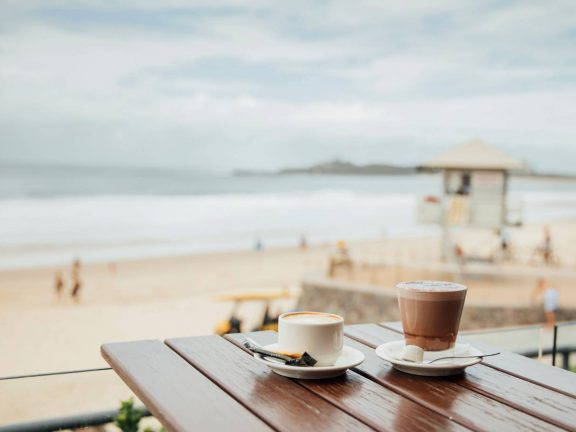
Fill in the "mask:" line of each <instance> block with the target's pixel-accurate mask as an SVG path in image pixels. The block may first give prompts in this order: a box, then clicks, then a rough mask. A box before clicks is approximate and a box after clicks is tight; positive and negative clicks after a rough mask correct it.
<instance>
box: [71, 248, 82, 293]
mask: <svg viewBox="0 0 576 432" xmlns="http://www.w3.org/2000/svg"><path fill="white" fill-rule="evenodd" d="M81 289H82V280H81V279H80V260H79V259H78V258H76V259H75V260H74V262H73V263H72V293H71V295H72V299H73V300H74V301H75V302H78V301H79V300H80V290H81Z"/></svg>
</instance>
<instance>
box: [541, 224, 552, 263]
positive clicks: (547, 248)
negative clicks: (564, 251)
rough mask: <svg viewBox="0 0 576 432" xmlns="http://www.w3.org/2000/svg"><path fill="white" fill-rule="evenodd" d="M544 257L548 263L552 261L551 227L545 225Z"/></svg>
mask: <svg viewBox="0 0 576 432" xmlns="http://www.w3.org/2000/svg"><path fill="white" fill-rule="evenodd" d="M542 257H543V258H544V262H545V263H546V264H550V263H551V262H552V236H551V235H550V229H549V228H548V227H547V226H545V227H544V241H543V242H542Z"/></svg>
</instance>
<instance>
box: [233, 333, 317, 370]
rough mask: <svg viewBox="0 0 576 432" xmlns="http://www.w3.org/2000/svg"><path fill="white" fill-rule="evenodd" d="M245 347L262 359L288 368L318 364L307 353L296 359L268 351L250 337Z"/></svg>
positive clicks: (245, 341) (246, 339)
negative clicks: (272, 360) (268, 359)
mask: <svg viewBox="0 0 576 432" xmlns="http://www.w3.org/2000/svg"><path fill="white" fill-rule="evenodd" d="M244 346H245V347H246V348H248V349H249V350H250V351H252V352H254V353H258V354H260V355H261V356H262V357H268V358H271V359H274V360H276V361H279V362H281V363H284V364H285V365H288V366H314V365H315V364H316V363H318V362H317V360H316V359H314V358H313V357H312V356H311V355H310V354H308V353H306V352H305V353H304V354H302V356H301V357H297V358H294V357H290V356H287V355H283V354H279V353H276V352H273V351H268V350H266V349H264V348H263V347H262V346H261V345H259V344H258V343H256V342H255V341H254V340H252V339H250V338H249V337H245V338H244Z"/></svg>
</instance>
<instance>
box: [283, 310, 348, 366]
mask: <svg viewBox="0 0 576 432" xmlns="http://www.w3.org/2000/svg"><path fill="white" fill-rule="evenodd" d="M343 344H344V319H343V318H342V317H341V316H339V315H334V314H330V313H324V312H288V313H285V314H282V315H280V318H278V349H279V351H283V352H289V353H304V352H307V353H308V354H310V355H311V356H312V357H314V358H315V359H316V360H318V363H317V364H316V366H333V365H334V363H335V362H336V360H337V359H338V357H339V356H340V355H341V354H342V346H343Z"/></svg>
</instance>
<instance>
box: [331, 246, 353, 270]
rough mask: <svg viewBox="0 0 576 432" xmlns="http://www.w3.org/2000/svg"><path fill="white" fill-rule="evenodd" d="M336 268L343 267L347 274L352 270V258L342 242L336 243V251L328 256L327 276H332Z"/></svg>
mask: <svg viewBox="0 0 576 432" xmlns="http://www.w3.org/2000/svg"><path fill="white" fill-rule="evenodd" d="M336 267H345V268H346V269H347V270H348V271H349V272H350V271H351V270H352V258H351V257H350V251H349V250H348V246H347V245H346V242H345V241H344V240H339V241H338V243H336V251H335V252H334V253H333V254H332V255H331V256H330V263H329V266H328V276H334V274H335V272H336Z"/></svg>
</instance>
